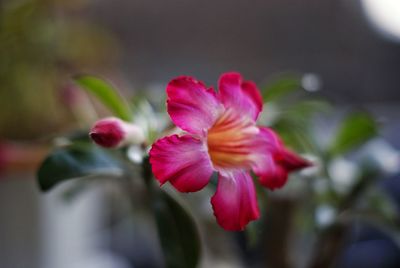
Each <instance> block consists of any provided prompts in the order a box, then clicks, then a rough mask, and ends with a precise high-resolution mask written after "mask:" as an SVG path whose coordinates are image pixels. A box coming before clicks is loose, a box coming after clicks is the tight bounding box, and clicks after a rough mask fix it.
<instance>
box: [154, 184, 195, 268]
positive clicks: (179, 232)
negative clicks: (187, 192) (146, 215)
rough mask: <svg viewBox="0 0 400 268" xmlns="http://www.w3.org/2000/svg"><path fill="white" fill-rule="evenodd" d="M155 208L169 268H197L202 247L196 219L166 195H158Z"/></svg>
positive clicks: (158, 193)
mask: <svg viewBox="0 0 400 268" xmlns="http://www.w3.org/2000/svg"><path fill="white" fill-rule="evenodd" d="M153 206H154V211H155V215H156V222H157V228H158V232H159V236H160V240H161V247H162V249H163V252H164V257H165V262H166V267H168V268H192V267H196V266H197V265H198V263H199V259H200V248H201V247H200V236H199V233H198V229H197V226H196V224H195V222H194V220H193V218H192V217H191V216H190V215H189V214H188V212H187V211H186V210H185V209H184V208H183V207H182V206H181V205H180V204H179V203H178V202H177V201H176V200H175V199H173V198H172V197H171V196H169V195H168V194H167V193H166V192H164V191H159V192H157V193H155V195H154V200H153Z"/></svg>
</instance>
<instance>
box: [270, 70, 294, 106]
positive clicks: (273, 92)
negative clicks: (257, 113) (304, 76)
mask: <svg viewBox="0 0 400 268" xmlns="http://www.w3.org/2000/svg"><path fill="white" fill-rule="evenodd" d="M299 88H301V78H300V77H299V76H296V75H285V76H284V77H281V78H280V79H279V80H276V81H274V82H272V83H271V84H270V85H268V86H266V87H264V88H263V89H262V96H263V100H264V102H269V101H272V100H276V99H279V98H280V97H283V96H285V95H287V94H289V93H291V92H292V91H294V90H297V89H299Z"/></svg>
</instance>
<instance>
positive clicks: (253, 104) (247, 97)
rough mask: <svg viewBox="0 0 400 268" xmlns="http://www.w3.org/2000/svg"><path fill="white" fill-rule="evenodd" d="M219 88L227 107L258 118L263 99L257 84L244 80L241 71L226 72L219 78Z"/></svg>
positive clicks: (254, 118)
mask: <svg viewBox="0 0 400 268" xmlns="http://www.w3.org/2000/svg"><path fill="white" fill-rule="evenodd" d="M218 89H219V96H220V99H221V101H222V103H223V104H224V106H225V108H232V109H234V110H237V111H239V112H240V113H242V114H246V115H248V116H250V117H251V118H252V119H253V120H254V121H255V120H257V118H258V115H259V114H260V112H261V110H262V106H263V101H262V97H261V95H260V92H259V90H258V88H257V86H256V84H254V83H253V82H251V81H243V79H242V76H241V75H240V74H239V73H225V74H223V75H222V76H221V77H220V79H219V83H218Z"/></svg>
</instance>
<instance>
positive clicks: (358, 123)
mask: <svg viewBox="0 0 400 268" xmlns="http://www.w3.org/2000/svg"><path fill="white" fill-rule="evenodd" d="M377 134H378V125H377V123H376V122H375V120H374V118H373V117H372V116H371V115H369V114H367V113H363V112H355V113H352V114H350V115H348V116H347V117H346V118H345V119H344V120H343V122H342V124H341V126H340V127H339V130H338V132H337V134H336V137H335V138H334V140H333V142H332V145H331V147H330V149H329V152H330V153H331V154H332V155H337V154H342V153H346V152H348V151H350V150H352V149H355V148H356V147H358V146H360V145H362V144H364V143H365V142H367V141H368V140H369V139H371V138H373V137H374V136H376V135H377Z"/></svg>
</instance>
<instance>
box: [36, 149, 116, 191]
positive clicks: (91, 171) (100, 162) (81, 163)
mask: <svg viewBox="0 0 400 268" xmlns="http://www.w3.org/2000/svg"><path fill="white" fill-rule="evenodd" d="M122 172H123V170H122V168H121V167H120V164H119V162H118V161H117V160H116V159H115V158H113V157H112V156H111V155H110V154H109V153H108V152H106V151H105V150H103V149H101V148H98V147H96V146H95V145H92V144H90V143H76V144H72V145H70V146H66V147H61V148H57V149H55V150H54V151H53V152H52V153H51V154H50V155H49V156H48V157H47V158H46V159H45V160H44V162H43V163H42V165H41V166H40V168H39V171H38V173H37V180H38V184H39V187H40V189H41V190H42V191H48V190H50V189H51V188H53V187H54V186H55V185H56V184H58V183H60V182H62V181H65V180H69V179H73V178H80V177H87V176H120V175H122Z"/></svg>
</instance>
